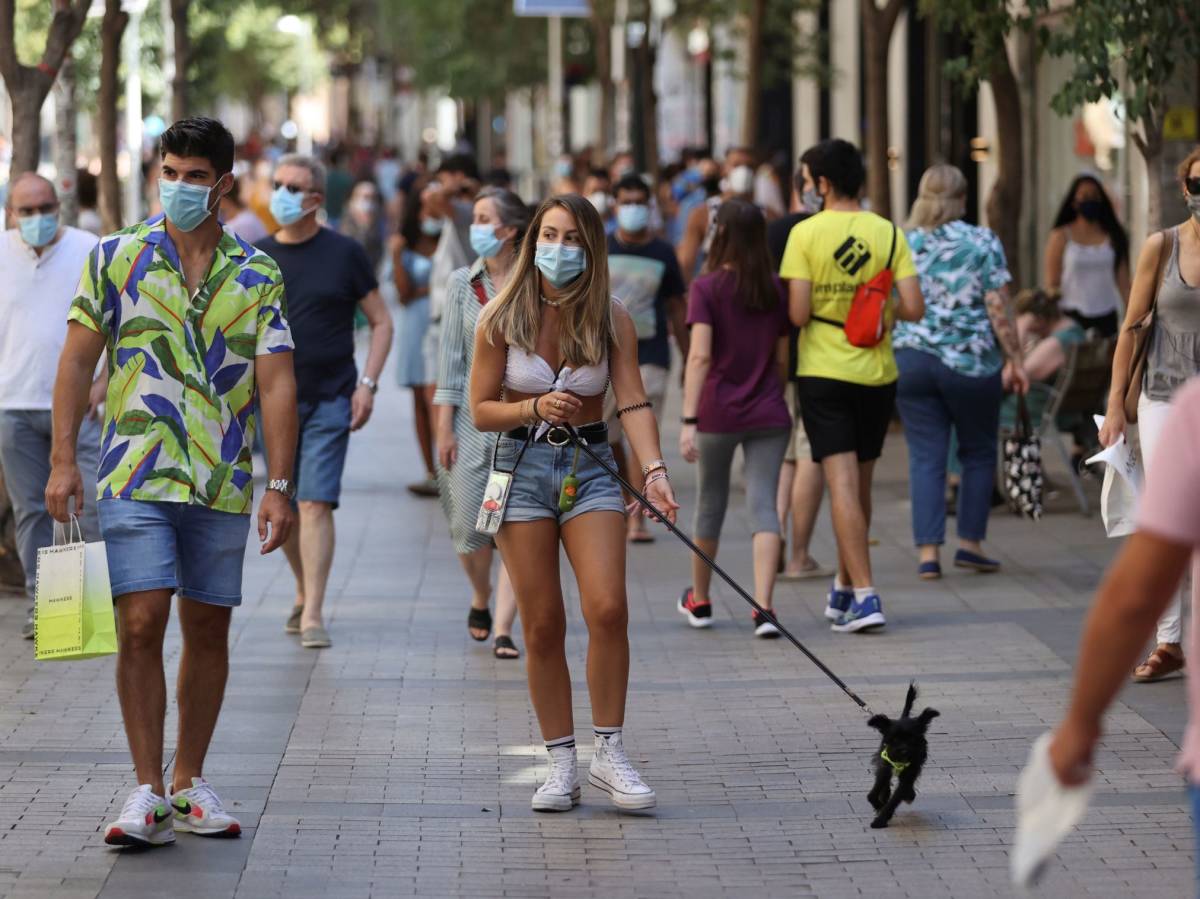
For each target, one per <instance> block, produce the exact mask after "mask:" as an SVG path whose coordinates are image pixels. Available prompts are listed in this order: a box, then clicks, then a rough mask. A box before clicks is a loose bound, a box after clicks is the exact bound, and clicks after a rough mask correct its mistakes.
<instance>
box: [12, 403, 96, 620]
mask: <svg viewBox="0 0 1200 899" xmlns="http://www.w3.org/2000/svg"><path fill="white" fill-rule="evenodd" d="M50 436H51V426H50V412H49V410H47V409H0V469H3V470H4V485H5V487H7V488H8V495H9V498H10V499H11V500H12V505H13V517H14V518H15V519H16V525H17V556H18V557H19V558H20V560H21V567H22V568H23V569H24V570H25V592H26V593H28V594H29V599H30V600H31V601H32V600H33V588H34V583H35V582H36V580H37V551H38V550H39V549H40V548H41V547H43V546H49V545H50V544H51V543H53V542H54V522H53V521H52V520H51V518H50V513H49V512H47V511H46V482H47V481H48V480H50ZM75 459H76V462H77V463H78V465H79V473H80V475H82V477H83V515H82V516H81V517H80V519H79V525H80V528H81V529H82V530H83V538H84V539H85V540H87V541H89V542H91V541H95V540H99V539H100V526H99V525H98V524H97V521H96V468H97V467H98V466H99V463H100V423H99V422H97V421H90V420H88V419H86V418H85V419H84V420H83V423H82V424H81V425H80V426H79V442H78V444H77V446H76V450H75Z"/></svg>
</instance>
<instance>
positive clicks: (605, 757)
mask: <svg viewBox="0 0 1200 899" xmlns="http://www.w3.org/2000/svg"><path fill="white" fill-rule="evenodd" d="M588 783H590V784H591V785H592V786H593V787H597V788H599V789H601V790H603V791H604V792H605V793H607V794H608V795H609V796H611V797H612V801H613V805H615V806H616V807H617V808H619V809H625V810H626V811H636V810H638V809H647V808H654V806H655V803H656V801H657V800H656V799H655V796H654V791H653V790H652V789H650V788H649V787H648V786H646V784H645V783H643V781H642V778H641V775H639V774H638V773H637V770H636V769H635V768H634V767H633V765H632V764H630V761H629V756H628V755H626V754H625V744H624V743H623V742H622V741H621V733H620V731H618V732H617V733H615V734H607V735H605V736H597V737H596V750H595V752H594V754H593V755H592V766H591V768H590V769H589V770H588Z"/></svg>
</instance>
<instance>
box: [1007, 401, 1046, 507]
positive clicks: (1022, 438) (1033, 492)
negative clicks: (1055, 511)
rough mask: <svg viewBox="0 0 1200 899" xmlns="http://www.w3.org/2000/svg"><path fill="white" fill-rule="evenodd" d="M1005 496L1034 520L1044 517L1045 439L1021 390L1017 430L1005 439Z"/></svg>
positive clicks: (1010, 504)
mask: <svg viewBox="0 0 1200 899" xmlns="http://www.w3.org/2000/svg"><path fill="white" fill-rule="evenodd" d="M1004 496H1005V498H1006V499H1007V500H1008V505H1009V506H1010V507H1011V508H1012V510H1013V511H1014V512H1016V513H1017V514H1018V515H1023V516H1025V517H1026V518H1032V519H1033V520H1034V521H1037V520H1038V519H1039V518H1041V517H1042V441H1041V438H1039V437H1038V436H1037V434H1035V433H1034V430H1033V426H1032V424H1031V423H1030V421H1029V410H1028V409H1026V407H1025V397H1023V396H1021V395H1020V394H1017V427H1016V431H1015V432H1014V433H1013V435H1012V436H1011V437H1008V438H1006V439H1005V441H1004Z"/></svg>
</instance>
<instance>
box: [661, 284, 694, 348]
mask: <svg viewBox="0 0 1200 899" xmlns="http://www.w3.org/2000/svg"><path fill="white" fill-rule="evenodd" d="M667 323H668V324H669V325H670V326H671V336H673V337H674V338H675V346H677V347H679V355H680V356H681V357H682V358H684V359H687V357H688V345H689V342H690V340H691V335H690V332H689V329H688V324H687V300H686V299H684V298H683V296H682V295H681V296H676V297H667Z"/></svg>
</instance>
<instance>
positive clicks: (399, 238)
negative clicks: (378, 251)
mask: <svg viewBox="0 0 1200 899" xmlns="http://www.w3.org/2000/svg"><path fill="white" fill-rule="evenodd" d="M390 246H391V250H392V283H393V284H395V285H396V298H397V299H398V300H399V301H400V305H401V306H407V305H408V304H409V303H411V302H412V301H413V300H415V299H416V298H417V289H416V286H415V285H414V284H413V281H412V278H410V277H409V276H408V270H407V269H406V268H405V267H404V248H405V247H406V246H407V243H406V242H405V240H404V236H403V235H402V234H394V235H392V239H391V241H390Z"/></svg>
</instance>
